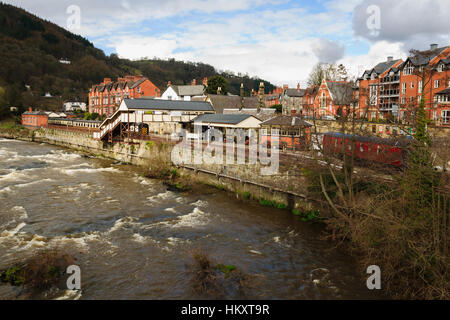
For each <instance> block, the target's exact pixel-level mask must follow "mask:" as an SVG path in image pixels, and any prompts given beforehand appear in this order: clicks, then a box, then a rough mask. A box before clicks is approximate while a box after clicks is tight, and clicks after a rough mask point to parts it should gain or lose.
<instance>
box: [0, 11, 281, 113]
mask: <svg viewBox="0 0 450 320" xmlns="http://www.w3.org/2000/svg"><path fill="white" fill-rule="evenodd" d="M0 43H1V45H0V61H1V63H0V87H1V88H3V89H4V90H0V95H2V96H0V117H2V115H5V114H6V113H7V110H9V106H16V107H19V108H20V109H21V110H23V109H24V108H28V107H29V106H32V107H34V108H41V109H43V110H57V109H59V108H61V106H62V103H63V101H67V100H79V101H86V102H87V93H88V91H89V88H90V87H91V86H92V85H93V84H95V83H99V82H101V81H102V80H103V78H106V77H109V78H113V79H115V78H117V77H119V76H120V77H122V76H125V75H127V74H139V75H144V76H146V77H148V78H149V79H150V80H151V81H152V82H153V83H155V84H156V85H157V86H158V87H159V88H160V89H161V90H162V91H163V90H164V89H165V87H166V85H167V82H168V81H171V82H172V83H173V84H189V83H190V82H191V81H192V80H193V79H196V80H197V82H198V83H201V81H202V79H203V78H204V77H211V76H214V75H218V74H220V75H222V76H224V77H225V78H226V79H227V81H228V87H227V88H228V92H230V93H233V94H239V88H240V83H241V82H243V83H244V85H245V88H246V91H247V93H248V92H249V91H251V89H252V88H253V89H255V90H257V89H258V86H259V83H260V81H263V80H260V79H258V78H250V77H248V76H236V75H233V74H228V73H224V72H219V71H217V70H216V69H215V68H214V67H213V66H211V65H208V64H204V63H193V62H183V61H176V60H174V59H168V60H162V59H150V60H142V61H130V60H127V59H120V58H119V57H118V56H117V55H116V54H112V55H110V56H107V55H105V53H104V52H103V51H102V50H100V49H97V48H95V47H94V45H93V44H92V43H91V42H90V41H88V40H87V39H85V38H83V37H81V36H79V35H76V34H73V33H71V32H69V31H67V30H65V29H63V28H61V27H59V26H57V25H55V24H54V23H51V22H49V21H46V20H43V19H41V18H39V17H37V16H35V15H33V14H30V13H28V12H27V11H25V10H23V9H20V8H17V7H14V6H11V5H8V4H4V3H0ZM60 59H67V60H70V61H71V64H62V63H60V62H59V60H60ZM264 83H265V86H266V91H267V92H269V91H271V90H273V85H272V84H270V83H269V82H267V81H264ZM2 92H4V93H2ZM46 93H50V94H51V95H52V96H53V98H44V95H45V94H46Z"/></svg>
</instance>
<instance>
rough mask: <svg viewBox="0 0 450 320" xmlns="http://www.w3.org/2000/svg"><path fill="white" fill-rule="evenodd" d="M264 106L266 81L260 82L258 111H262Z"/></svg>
mask: <svg viewBox="0 0 450 320" xmlns="http://www.w3.org/2000/svg"><path fill="white" fill-rule="evenodd" d="M263 107H264V82H260V83H259V105H258V113H259V112H260V111H261V108H263Z"/></svg>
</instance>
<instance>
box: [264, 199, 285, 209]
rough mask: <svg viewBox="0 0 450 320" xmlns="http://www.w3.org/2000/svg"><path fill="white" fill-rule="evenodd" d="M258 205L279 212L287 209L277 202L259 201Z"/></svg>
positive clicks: (283, 204)
mask: <svg viewBox="0 0 450 320" xmlns="http://www.w3.org/2000/svg"><path fill="white" fill-rule="evenodd" d="M259 204H260V205H262V206H264V207H274V208H277V209H281V210H284V209H287V205H286V204H285V203H281V202H277V201H275V200H267V199H259Z"/></svg>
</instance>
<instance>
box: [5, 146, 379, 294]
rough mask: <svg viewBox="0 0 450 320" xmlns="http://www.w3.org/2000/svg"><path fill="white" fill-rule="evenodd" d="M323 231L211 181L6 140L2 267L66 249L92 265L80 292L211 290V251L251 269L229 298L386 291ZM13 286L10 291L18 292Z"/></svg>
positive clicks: (85, 272) (82, 262) (84, 274)
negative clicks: (205, 270)
mask: <svg viewBox="0 0 450 320" xmlns="http://www.w3.org/2000/svg"><path fill="white" fill-rule="evenodd" d="M321 232H322V229H321V227H320V226H317V225H314V224H311V223H304V222H302V221H301V220H300V218H298V217H296V216H294V215H292V214H291V213H289V211H283V210H278V209H273V208H266V207H261V206H259V205H257V204H253V203H251V202H242V201H239V200H236V199H234V198H233V196H232V195H230V194H227V193H226V192H223V191H219V190H215V189H213V188H210V187H206V186H205V187H203V188H199V189H198V190H197V189H196V190H193V191H191V192H188V193H178V192H173V191H168V190H167V187H166V186H165V185H164V184H163V182H162V181H159V180H152V179H148V178H144V177H142V175H141V174H140V173H139V171H138V170H137V168H135V167H133V166H127V165H118V164H114V162H112V161H108V160H102V159H95V158H88V157H86V156H83V155H82V154H78V153H75V152H73V151H70V150H67V149H62V148H58V147H54V146H49V145H44V144H37V143H28V142H23V141H15V140H6V139H0V257H1V259H0V270H3V269H4V268H7V267H8V266H10V265H11V264H13V263H15V262H16V261H21V260H23V259H25V258H26V257H29V256H32V255H33V253H35V252H37V251H38V250H40V249H45V248H52V247H63V248H64V250H69V251H70V253H71V254H73V255H74V256H75V257H76V259H77V261H76V263H77V265H79V266H80V268H81V272H82V273H81V277H82V291H81V293H79V292H78V293H77V294H76V295H75V296H76V298H81V299H196V298H205V296H204V295H200V294H199V293H196V292H195V291H194V290H193V288H192V287H193V284H192V281H193V280H192V273H191V272H190V267H189V266H190V264H192V256H193V253H194V252H197V251H199V250H200V251H201V252H206V253H207V254H208V255H209V256H210V257H211V258H212V259H213V260H214V261H216V262H218V263H224V264H227V265H228V264H232V265H235V266H236V267H237V268H238V269H239V270H240V271H242V272H243V273H245V274H246V275H249V276H251V279H252V280H251V281H250V282H251V283H249V288H250V289H249V290H248V291H247V292H246V294H245V296H243V294H242V292H241V291H240V290H228V291H227V292H226V293H225V298H228V299H234V298H251V299H342V298H344V299H367V298H376V297H375V296H374V292H372V291H370V290H368V289H367V287H366V280H365V279H362V278H361V277H360V273H359V272H358V267H357V265H356V263H355V261H354V260H353V259H351V258H350V257H349V256H348V255H346V254H345V253H344V252H342V251H340V250H337V249H335V248H333V243H331V242H328V241H323V240H320V238H321ZM6 286H9V285H5V284H3V285H2V284H0V299H1V298H11V297H10V295H11V288H6ZM12 292H17V291H12ZM65 294H66V295H67V293H65ZM63 297H66V296H63ZM67 297H68V298H71V297H73V296H70V295H69V296H67ZM206 298H208V297H206ZM210 298H214V297H210Z"/></svg>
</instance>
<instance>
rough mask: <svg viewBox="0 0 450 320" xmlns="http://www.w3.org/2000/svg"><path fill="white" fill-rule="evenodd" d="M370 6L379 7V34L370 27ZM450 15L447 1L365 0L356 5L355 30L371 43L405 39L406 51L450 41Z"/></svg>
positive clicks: (445, 43) (444, 43)
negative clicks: (368, 10) (368, 9)
mask: <svg viewBox="0 0 450 320" xmlns="http://www.w3.org/2000/svg"><path fill="white" fill-rule="evenodd" d="M369 6H376V8H379V13H380V28H379V30H378V31H379V32H378V33H373V34H371V30H369V28H368V26H367V20H368V18H369V17H370V16H371V15H372V14H371V13H367V8H368V7H369ZM449 17H450V6H449V1H448V0H421V1H410V0H397V1H391V0H364V1H363V2H362V3H361V4H360V5H358V6H357V7H356V8H355V13H354V15H353V29H354V32H355V34H356V35H357V36H360V37H363V38H365V39H368V40H370V41H372V42H378V41H382V40H385V41H389V42H393V43H395V42H402V43H403V47H404V50H409V49H412V48H415V49H427V47H428V45H429V44H430V43H439V44H441V45H447V44H449V43H450V35H449V30H450V18H449ZM369 25H370V23H369Z"/></svg>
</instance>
